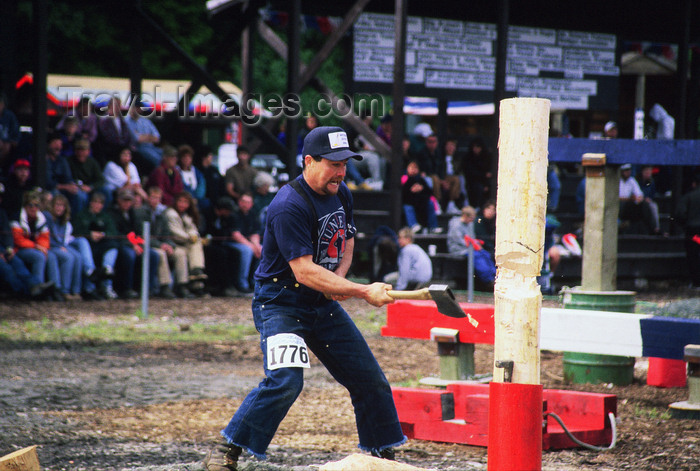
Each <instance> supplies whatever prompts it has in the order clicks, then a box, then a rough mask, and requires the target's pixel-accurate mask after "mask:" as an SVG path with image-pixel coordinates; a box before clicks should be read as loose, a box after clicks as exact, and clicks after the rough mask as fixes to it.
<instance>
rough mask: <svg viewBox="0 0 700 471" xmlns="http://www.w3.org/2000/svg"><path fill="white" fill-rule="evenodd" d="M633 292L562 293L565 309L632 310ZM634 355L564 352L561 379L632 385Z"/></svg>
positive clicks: (633, 303) (577, 290) (580, 382)
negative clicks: (562, 377)
mask: <svg viewBox="0 0 700 471" xmlns="http://www.w3.org/2000/svg"><path fill="white" fill-rule="evenodd" d="M635 295H636V293H635V292H634V291H582V290H579V289H576V288H574V289H569V290H566V291H565V292H564V293H563V301H564V308H565V309H581V310H586V311H612V312H629V313H633V312H634V307H635V299H634V297H635ZM634 362H635V358H634V357H624V356H617V355H599V354H595V353H578V352H564V382H566V383H575V384H582V383H612V384H616V385H618V386H626V385H628V384H631V383H632V381H633V379H634Z"/></svg>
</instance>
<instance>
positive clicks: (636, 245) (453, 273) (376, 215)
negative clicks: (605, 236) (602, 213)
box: [352, 175, 689, 288]
mask: <svg viewBox="0 0 700 471" xmlns="http://www.w3.org/2000/svg"><path fill="white" fill-rule="evenodd" d="M578 181H580V177H579V176H576V175H573V176H571V175H569V176H564V178H562V198H561V200H560V206H559V210H558V211H557V212H556V213H555V215H556V217H557V219H558V220H559V221H560V222H561V223H562V225H561V227H560V229H559V230H558V231H557V232H558V233H560V234H564V233H567V232H575V231H577V230H580V229H581V228H582V227H583V217H582V216H581V215H580V214H578V213H577V212H576V207H575V198H574V194H575V191H576V186H577V185H578ZM353 199H354V206H355V212H354V217H355V224H356V225H357V227H358V235H357V238H356V242H355V257H354V262H353V268H352V271H353V274H354V275H355V276H361V277H368V276H369V275H368V274H369V264H368V257H367V254H366V253H365V252H366V248H367V242H368V241H369V240H370V239H371V238H372V236H373V234H374V231H375V230H376V229H377V227H379V226H380V225H390V224H391V211H390V210H391V197H390V194H389V192H388V191H362V190H358V191H355V192H353ZM667 199H668V198H664V197H662V198H660V204H659V207H660V210H661V214H660V217H661V223H662V224H661V227H662V231H663V232H668V231H669V230H670V219H671V218H670V214H669V212H670V204H669V202H668V201H666V200H667ZM450 218H451V216H447V215H441V216H439V217H438V222H439V224H440V227H442V228H443V229H444V231H445V232H444V233H443V234H418V235H416V238H415V242H416V243H417V244H418V245H420V246H421V247H423V248H424V249H425V250H426V252H428V247H429V246H431V245H434V246H435V251H436V253H435V255H433V256H431V259H432V261H433V279H434V280H435V281H440V282H445V283H448V284H450V285H451V286H453V287H457V288H464V287H465V286H466V279H467V262H466V260H465V259H463V258H461V257H455V256H453V255H450V254H448V253H447V235H446V232H447V224H448V221H449V219H450ZM579 243H580V244H581V246H582V247H583V240H581V239H579ZM617 267H618V273H617V279H618V285H619V286H621V287H622V286H632V287H634V286H635V282H636V281H638V280H647V281H652V280H674V281H682V282H686V281H687V280H689V275H688V269H687V264H686V259H685V247H684V242H683V237H682V236H680V235H673V236H650V235H633V234H624V233H621V234H620V235H619V237H618V260H617ZM552 281H553V283H554V284H555V286H563V285H567V286H575V285H577V284H580V283H581V259H580V258H570V259H564V260H562V262H561V264H560V265H559V267H558V269H557V271H556V272H555V273H554V278H553V280H552Z"/></svg>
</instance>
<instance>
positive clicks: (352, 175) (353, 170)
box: [345, 160, 365, 185]
mask: <svg viewBox="0 0 700 471" xmlns="http://www.w3.org/2000/svg"><path fill="white" fill-rule="evenodd" d="M345 172H346V173H347V179H348V180H352V181H354V182H355V184H356V185H361V184H362V183H364V181H365V179H364V178H362V174H361V173H360V171H359V170H358V169H357V167H356V166H355V163H354V162H352V160H348V163H347V165H346V166H345Z"/></svg>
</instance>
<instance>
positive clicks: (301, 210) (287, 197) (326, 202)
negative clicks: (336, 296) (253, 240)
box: [255, 176, 356, 280]
mask: <svg viewBox="0 0 700 471" xmlns="http://www.w3.org/2000/svg"><path fill="white" fill-rule="evenodd" d="M297 180H299V182H300V183H301V186H302V188H303V189H304V190H305V191H306V192H307V193H308V195H309V196H310V197H311V201H312V202H313V204H314V207H315V208H316V215H317V216H318V234H317V236H316V237H317V247H318V253H317V254H314V253H313V251H314V243H313V240H312V239H311V230H312V222H311V221H312V217H313V213H312V211H311V208H309V206H308V203H307V202H306V200H304V199H303V198H302V197H301V195H299V194H298V193H297V192H296V191H295V190H294V188H292V187H291V186H290V185H285V186H283V187H282V188H280V190H279V191H278V192H277V195H275V198H274V199H273V200H272V202H271V203H270V206H269V208H268V210H267V222H266V223H265V237H264V238H263V250H262V257H261V259H260V265H258V269H257V270H256V271H255V279H257V280H264V279H267V278H272V277H282V278H283V277H287V276H291V275H292V269H291V268H290V267H289V261H290V260H294V259H295V258H299V257H302V256H304V255H312V256H313V259H314V261H316V263H317V264H318V265H321V266H322V267H323V268H327V269H328V270H331V271H334V270H335V269H336V268H337V267H338V264H340V261H341V259H342V258H343V252H344V251H345V242H346V241H347V240H349V239H351V238H353V237H354V236H355V232H356V228H355V224H354V222H353V219H352V194H351V193H350V190H349V189H348V187H347V186H345V183H343V184H341V186H340V190H339V191H341V192H342V193H343V196H344V197H345V199H346V201H347V205H348V212H349V214H348V215H347V219H346V214H345V211H344V209H343V204H342V202H341V201H340V198H339V197H338V196H337V195H319V194H318V193H316V192H315V191H313V190H312V189H311V187H309V185H308V184H307V183H306V181H305V180H304V179H303V177H302V176H299V177H298V178H297Z"/></svg>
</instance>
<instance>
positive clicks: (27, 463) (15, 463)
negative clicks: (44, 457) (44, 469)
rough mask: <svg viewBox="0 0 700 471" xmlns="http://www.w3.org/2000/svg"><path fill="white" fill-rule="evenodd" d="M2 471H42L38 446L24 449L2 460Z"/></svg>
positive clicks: (0, 465) (0, 468)
mask: <svg viewBox="0 0 700 471" xmlns="http://www.w3.org/2000/svg"><path fill="white" fill-rule="evenodd" d="M0 471H41V467H39V456H38V455H37V454H36V445H32V446H28V447H27V448H22V449H21V450H17V451H15V452H12V453H10V454H9V455H5V456H3V457H2V458H0Z"/></svg>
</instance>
